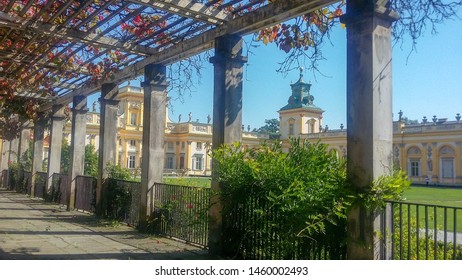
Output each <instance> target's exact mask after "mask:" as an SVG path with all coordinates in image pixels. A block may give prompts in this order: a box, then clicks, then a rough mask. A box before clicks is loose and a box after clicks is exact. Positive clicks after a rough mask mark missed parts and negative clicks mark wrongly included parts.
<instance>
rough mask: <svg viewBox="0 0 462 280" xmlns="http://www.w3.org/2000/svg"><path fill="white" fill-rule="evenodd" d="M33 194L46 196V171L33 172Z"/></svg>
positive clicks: (41, 196)
mask: <svg viewBox="0 0 462 280" xmlns="http://www.w3.org/2000/svg"><path fill="white" fill-rule="evenodd" d="M34 196H35V197H38V198H45V197H46V196H47V173H46V172H37V173H36V174H35V186H34Z"/></svg>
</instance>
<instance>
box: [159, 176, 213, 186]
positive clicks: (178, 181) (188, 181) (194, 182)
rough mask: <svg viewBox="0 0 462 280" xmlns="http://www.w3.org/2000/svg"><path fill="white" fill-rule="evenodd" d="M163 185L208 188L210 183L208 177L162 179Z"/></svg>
mask: <svg viewBox="0 0 462 280" xmlns="http://www.w3.org/2000/svg"><path fill="white" fill-rule="evenodd" d="M163 181H164V183H165V184H172V185H180V186H190V187H202V188H209V187H210V184H211V182H212V179H211V178H210V177H164V180H163Z"/></svg>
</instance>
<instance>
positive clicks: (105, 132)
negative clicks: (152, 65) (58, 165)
mask: <svg viewBox="0 0 462 280" xmlns="http://www.w3.org/2000/svg"><path fill="white" fill-rule="evenodd" d="M118 93H119V87H118V86H117V84H114V83H111V84H103V86H102V88H101V99H100V102H101V112H100V125H99V149H98V155H99V157H98V181H97V185H96V209H97V213H101V210H102V195H103V193H104V192H103V188H104V181H105V180H106V178H107V171H106V165H107V164H108V163H111V164H112V165H115V164H116V153H117V112H118V110H119V107H118V106H119V100H118V97H117V95H118Z"/></svg>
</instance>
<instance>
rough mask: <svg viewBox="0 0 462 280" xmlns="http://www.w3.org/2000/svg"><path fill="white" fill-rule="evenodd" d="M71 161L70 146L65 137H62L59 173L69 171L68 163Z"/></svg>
mask: <svg viewBox="0 0 462 280" xmlns="http://www.w3.org/2000/svg"><path fill="white" fill-rule="evenodd" d="M70 162H71V148H70V147H69V143H68V142H67V140H66V139H63V143H62V146H61V173H67V172H69V164H70Z"/></svg>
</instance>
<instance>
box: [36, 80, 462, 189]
mask: <svg viewBox="0 0 462 280" xmlns="http://www.w3.org/2000/svg"><path fill="white" fill-rule="evenodd" d="M290 86H291V95H290V96H289V99H288V102H287V104H286V105H285V106H283V107H282V108H281V109H280V110H279V111H278V113H279V119H280V135H281V136H280V140H281V141H282V142H283V145H285V147H287V148H288V140H289V138H290V137H300V138H301V139H307V140H309V141H313V142H317V141H320V142H322V143H326V144H328V145H329V147H328V150H329V151H333V152H335V153H336V154H337V155H338V156H341V157H346V156H347V145H346V133H347V131H346V127H344V126H343V124H342V125H341V126H340V128H339V129H330V128H329V127H328V126H327V125H325V126H323V123H322V119H323V113H324V110H322V109H321V108H320V107H318V106H316V105H315V104H314V96H313V95H312V94H311V92H310V90H311V86H312V85H311V84H310V83H306V82H304V80H303V75H302V74H300V78H299V80H298V81H297V82H296V83H294V84H291V85H290ZM119 98H120V103H119V119H118V134H117V135H118V136H117V138H118V143H117V151H118V152H117V155H116V161H117V163H118V164H119V165H121V166H123V167H126V168H129V169H130V170H132V172H133V173H136V172H139V169H140V166H141V148H142V143H141V142H142V132H143V126H142V123H143V89H142V88H140V87H134V86H130V85H129V86H125V87H122V88H120V89H119ZM99 118H100V116H99V113H98V112H97V110H96V104H93V108H92V110H91V111H89V112H88V113H87V139H86V144H92V145H94V146H95V148H96V149H98V148H99V147H98V144H99V136H98V134H99ZM70 130H71V127H70V123H68V124H67V125H66V127H65V129H64V131H65V134H64V136H65V137H67V139H70V137H69V136H70V135H69V133H70ZM242 130H243V135H242V139H243V145H244V146H247V147H252V146H256V145H258V144H260V143H261V142H262V141H265V140H268V139H269V137H268V135H264V134H258V133H255V132H250V131H244V128H243V129H242ZM249 130H250V129H249ZM211 143H212V124H211V118H210V116H209V117H208V119H207V122H205V123H204V122H199V120H197V119H196V120H195V121H194V120H193V118H192V114H191V113H190V114H189V116H188V119H187V120H184V121H182V120H181V118H179V120H178V121H177V122H174V121H172V120H170V119H169V117H168V110H167V117H166V123H165V143H164V150H165V157H164V174H173V175H174V174H178V175H194V176H210V175H211V159H210V156H209V151H210V148H211ZM46 153H47V143H45V154H46ZM461 154H462V121H461V116H460V114H457V115H456V116H455V119H454V120H448V119H446V118H444V119H441V118H437V117H436V116H433V118H432V119H431V120H428V119H427V118H426V117H424V118H423V119H422V121H421V122H416V121H414V122H409V121H408V120H407V119H404V118H402V112H400V113H399V118H398V120H397V121H394V122H393V155H390V157H393V164H394V166H395V167H396V166H399V167H400V168H401V169H402V170H405V171H407V172H408V175H409V177H410V179H411V180H412V181H413V182H414V183H421V184H425V183H426V181H427V180H428V182H429V183H430V184H439V185H462V157H461ZM45 158H46V155H45Z"/></svg>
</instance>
